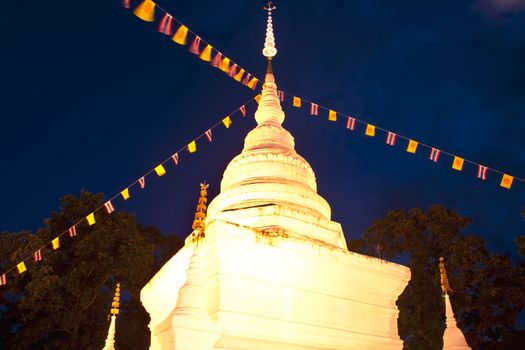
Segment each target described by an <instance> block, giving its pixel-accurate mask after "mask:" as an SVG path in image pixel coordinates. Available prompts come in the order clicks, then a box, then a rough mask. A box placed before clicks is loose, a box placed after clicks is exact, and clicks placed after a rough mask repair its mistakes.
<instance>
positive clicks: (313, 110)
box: [310, 102, 319, 115]
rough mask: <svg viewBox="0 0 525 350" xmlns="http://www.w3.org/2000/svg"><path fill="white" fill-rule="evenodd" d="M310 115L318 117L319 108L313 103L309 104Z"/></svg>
mask: <svg viewBox="0 0 525 350" xmlns="http://www.w3.org/2000/svg"><path fill="white" fill-rule="evenodd" d="M310 115H319V106H318V105H316V104H315V103H313V102H311V103H310Z"/></svg>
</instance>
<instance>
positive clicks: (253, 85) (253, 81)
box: [247, 78, 259, 90]
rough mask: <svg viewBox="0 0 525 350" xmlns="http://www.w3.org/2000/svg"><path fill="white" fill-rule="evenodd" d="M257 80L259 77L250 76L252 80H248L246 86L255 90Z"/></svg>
mask: <svg viewBox="0 0 525 350" xmlns="http://www.w3.org/2000/svg"><path fill="white" fill-rule="evenodd" d="M258 82H259V79H257V78H252V80H250V82H249V83H248V85H247V86H248V87H249V88H250V89H252V90H255V89H256V88H257V83H258Z"/></svg>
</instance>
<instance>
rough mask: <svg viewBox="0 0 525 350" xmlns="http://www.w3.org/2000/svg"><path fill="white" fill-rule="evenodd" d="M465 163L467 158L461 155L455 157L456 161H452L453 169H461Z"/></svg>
mask: <svg viewBox="0 0 525 350" xmlns="http://www.w3.org/2000/svg"><path fill="white" fill-rule="evenodd" d="M463 163H465V160H464V159H463V158H461V157H454V162H452V169H455V170H458V171H461V170H462V169H463Z"/></svg>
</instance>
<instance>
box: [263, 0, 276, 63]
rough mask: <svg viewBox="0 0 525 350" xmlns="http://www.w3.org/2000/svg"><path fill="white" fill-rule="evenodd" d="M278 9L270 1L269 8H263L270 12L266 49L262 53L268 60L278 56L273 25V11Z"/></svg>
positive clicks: (265, 42) (265, 41)
mask: <svg viewBox="0 0 525 350" xmlns="http://www.w3.org/2000/svg"><path fill="white" fill-rule="evenodd" d="M276 8H277V7H275V6H273V3H272V2H271V1H268V7H263V9H264V10H266V11H268V23H267V25H266V38H265V40H264V49H263V50H262V53H263V55H264V56H265V57H267V58H268V60H271V59H272V57H274V56H275V55H277V49H276V48H275V37H274V35H273V24H272V11H273V10H275V9H276Z"/></svg>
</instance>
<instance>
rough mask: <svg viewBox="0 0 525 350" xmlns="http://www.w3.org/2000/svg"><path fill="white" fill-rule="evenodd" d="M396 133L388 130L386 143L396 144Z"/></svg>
mask: <svg viewBox="0 0 525 350" xmlns="http://www.w3.org/2000/svg"><path fill="white" fill-rule="evenodd" d="M396 136H397V135H396V134H394V133H393V132H391V131H389V132H388V135H387V136H386V144H387V145H390V146H394V145H395V144H396Z"/></svg>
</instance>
